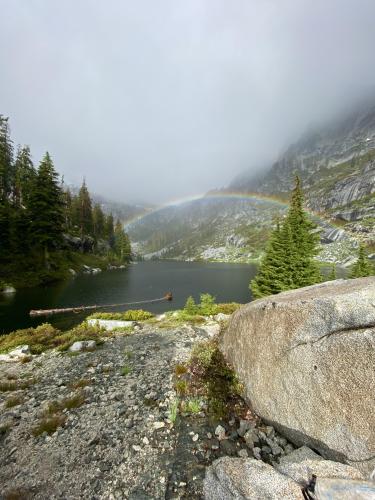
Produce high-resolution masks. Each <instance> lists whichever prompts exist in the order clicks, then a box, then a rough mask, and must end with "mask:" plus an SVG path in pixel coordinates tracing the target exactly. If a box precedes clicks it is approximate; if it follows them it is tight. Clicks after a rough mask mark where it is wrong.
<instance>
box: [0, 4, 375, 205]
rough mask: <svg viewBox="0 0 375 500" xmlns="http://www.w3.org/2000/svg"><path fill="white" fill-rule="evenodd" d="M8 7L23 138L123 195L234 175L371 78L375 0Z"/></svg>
mask: <svg viewBox="0 0 375 500" xmlns="http://www.w3.org/2000/svg"><path fill="white" fill-rule="evenodd" d="M0 13H1V14H0V113H2V114H4V115H6V116H9V117H10V120H11V128H12V136H13V138H14V140H15V142H16V143H26V144H29V145H30V146H31V150H32V152H33V157H34V161H35V162H38V161H39V160H40V157H41V155H42V154H43V152H44V151H45V150H48V151H50V153H51V155H52V157H53V159H54V161H55V166H56V168H57V170H58V171H59V172H60V173H62V174H64V176H65V179H66V181H68V182H71V183H75V184H80V182H81V180H82V177H83V176H85V177H86V180H87V183H88V185H89V188H90V190H92V191H95V192H98V193H100V194H102V195H106V196H108V197H111V198H114V199H117V200H120V201H124V202H134V201H140V200H142V201H146V202H153V203H155V202H156V203H159V202H166V201H168V200H171V199H177V198H181V197H186V196H190V195H194V194H196V193H200V192H204V191H206V190H208V189H211V188H215V187H221V186H224V185H226V184H227V183H228V182H230V181H231V180H232V178H233V177H234V176H235V175H236V174H238V173H239V172H241V171H243V170H246V169H249V168H254V169H259V168H261V167H263V166H266V165H268V164H269V163H270V162H271V161H272V160H274V159H275V158H276V157H277V155H278V154H279V153H280V151H282V150H283V149H284V148H285V147H286V146H287V144H288V143H289V141H293V140H295V139H296V138H298V136H299V135H300V134H301V133H302V132H303V131H304V130H305V128H306V127H307V126H308V125H309V124H311V123H313V122H315V121H320V120H324V119H325V118H326V117H330V116H332V114H333V113H335V112H336V111H337V110H338V109H340V108H341V107H342V106H344V105H346V104H348V103H350V102H351V101H352V100H354V99H356V98H358V97H360V96H361V95H363V94H364V93H366V92H368V91H369V89H371V88H373V87H374V86H375V29H374V22H375V1H374V0H313V1H312V0H131V1H130V0H105V1H103V0H100V1H97V0H64V1H60V2H57V1H51V0H0Z"/></svg>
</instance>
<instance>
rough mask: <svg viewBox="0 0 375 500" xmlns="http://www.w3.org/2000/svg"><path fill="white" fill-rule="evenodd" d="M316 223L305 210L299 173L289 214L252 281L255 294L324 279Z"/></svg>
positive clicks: (272, 236) (277, 226)
mask: <svg viewBox="0 0 375 500" xmlns="http://www.w3.org/2000/svg"><path fill="white" fill-rule="evenodd" d="M318 241H319V236H318V235H317V233H316V226H315V224H313V223H312V222H311V221H310V219H309V218H308V216H307V214H306V213H305V212H304V210H303V194H302V189H301V183H300V179H299V177H296V182H295V187H294V189H293V192H292V196H291V202H290V207H289V211H288V214H287V216H286V218H285V219H284V221H283V222H282V223H280V221H279V222H278V223H277V225H276V228H275V229H274V231H273V232H272V233H271V236H270V239H269V243H268V246H267V249H266V252H265V255H264V257H263V258H262V261H261V264H260V267H259V271H258V274H257V275H256V277H255V278H254V279H253V280H252V282H251V283H250V289H251V291H252V294H253V296H254V297H255V298H260V297H264V296H266V295H272V294H276V293H279V292H282V291H285V290H292V289H294V288H300V287H303V286H307V285H312V284H314V283H318V282H319V281H321V275H320V272H319V267H318V265H317V264H316V263H315V262H314V260H313V257H314V255H316V253H317V243H318Z"/></svg>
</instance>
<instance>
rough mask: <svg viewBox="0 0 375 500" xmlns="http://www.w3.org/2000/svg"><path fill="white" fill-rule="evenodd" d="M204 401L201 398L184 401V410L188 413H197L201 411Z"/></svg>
mask: <svg viewBox="0 0 375 500" xmlns="http://www.w3.org/2000/svg"><path fill="white" fill-rule="evenodd" d="M201 404H202V401H201V400H200V399H199V398H191V399H188V400H187V401H185V402H184V410H185V411H186V413H192V414H193V415H197V414H198V413H199V412H200V411H201Z"/></svg>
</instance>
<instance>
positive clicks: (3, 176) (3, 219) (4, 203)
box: [0, 115, 14, 259]
mask: <svg viewBox="0 0 375 500" xmlns="http://www.w3.org/2000/svg"><path fill="white" fill-rule="evenodd" d="M13 179H14V175H13V144H12V141H11V139H10V131H9V124H8V118H5V117H4V116H2V115H0V257H1V258H2V259H4V258H6V257H7V255H8V254H9V251H10V245H11V242H10V239H11V206H10V196H11V193H12V189H13Z"/></svg>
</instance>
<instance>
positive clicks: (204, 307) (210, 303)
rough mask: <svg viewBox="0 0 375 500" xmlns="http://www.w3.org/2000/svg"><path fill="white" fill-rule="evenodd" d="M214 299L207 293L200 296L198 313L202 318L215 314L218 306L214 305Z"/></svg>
mask: <svg viewBox="0 0 375 500" xmlns="http://www.w3.org/2000/svg"><path fill="white" fill-rule="evenodd" d="M215 300H216V299H215V297H213V296H212V295H210V294H209V293H202V294H201V302H200V305H199V312H200V313H201V314H203V315H204V316H210V315H212V314H217V312H218V306H217V304H216V303H215Z"/></svg>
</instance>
